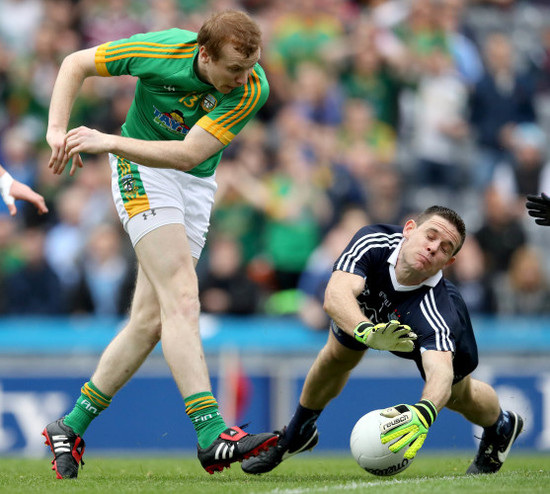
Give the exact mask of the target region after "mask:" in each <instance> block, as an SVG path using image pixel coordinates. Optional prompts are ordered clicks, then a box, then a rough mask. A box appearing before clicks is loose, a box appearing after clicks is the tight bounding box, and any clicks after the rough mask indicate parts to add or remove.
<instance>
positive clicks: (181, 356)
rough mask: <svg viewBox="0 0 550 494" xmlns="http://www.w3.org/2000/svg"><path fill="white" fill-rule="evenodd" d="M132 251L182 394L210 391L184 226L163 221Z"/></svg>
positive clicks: (195, 282)
mask: <svg viewBox="0 0 550 494" xmlns="http://www.w3.org/2000/svg"><path fill="white" fill-rule="evenodd" d="M135 251H136V255H137V257H138V260H139V262H140V265H141V267H142V268H143V271H144V273H145V274H146V276H147V278H148V280H149V281H150V283H151V285H152V286H153V288H154V290H155V292H156V294H157V297H156V299H157V300H158V304H159V306H160V319H161V324H162V338H161V340H162V349H163V353H164V357H165V359H166V362H167V363H168V366H169V367H170V370H171V372H172V375H173V377H174V380H175V381H176V384H177V385H178V388H179V390H180V393H181V394H182V396H184V397H186V396H189V395H191V394H194V393H197V392H200V391H205V390H210V389H211V387H210V379H209V375H208V369H207V367H206V361H205V358H204V352H203V349H202V343H201V340H200V334H199V312H200V306H199V296H198V280H197V275H196V272H195V264H196V260H194V259H193V257H192V256H191V251H190V250H189V245H188V242H187V235H186V232H185V227H184V226H183V225H181V224H170V225H165V226H162V227H160V228H157V229H156V230H153V231H152V232H150V233H148V234H147V235H145V236H144V237H143V238H142V239H141V240H140V241H139V242H138V243H137V245H136V247H135Z"/></svg>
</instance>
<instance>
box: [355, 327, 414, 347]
mask: <svg viewBox="0 0 550 494" xmlns="http://www.w3.org/2000/svg"><path fill="white" fill-rule="evenodd" d="M353 336H354V337H355V339H356V340H357V341H360V342H361V343H363V344H364V345H367V346H368V347H369V348H374V349H375V350H390V351H392V352H412V351H413V348H414V343H413V340H416V334H415V333H413V332H412V331H411V328H410V326H407V325H406V324H401V323H400V322H399V321H395V320H394V321H390V322H387V323H380V324H376V325H374V324H372V323H371V322H367V321H363V322H360V323H359V324H358V325H357V326H356V327H355V329H354V330H353Z"/></svg>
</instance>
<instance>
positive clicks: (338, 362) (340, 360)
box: [322, 343, 362, 372]
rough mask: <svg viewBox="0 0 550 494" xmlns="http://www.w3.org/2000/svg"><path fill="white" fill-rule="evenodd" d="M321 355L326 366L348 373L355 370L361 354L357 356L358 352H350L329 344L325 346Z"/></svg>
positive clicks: (342, 347)
mask: <svg viewBox="0 0 550 494" xmlns="http://www.w3.org/2000/svg"><path fill="white" fill-rule="evenodd" d="M322 353H323V357H324V359H325V361H326V362H327V364H329V365H330V366H331V367H333V368H335V369H338V370H339V371H340V372H348V371H350V370H352V369H353V368H355V366H356V365H357V364H358V363H359V361H360V360H361V356H362V354H361V355H359V352H352V351H351V350H348V349H346V348H345V347H344V346H342V345H340V344H337V345H333V344H330V343H329V344H327V345H325V347H324V348H323V350H322Z"/></svg>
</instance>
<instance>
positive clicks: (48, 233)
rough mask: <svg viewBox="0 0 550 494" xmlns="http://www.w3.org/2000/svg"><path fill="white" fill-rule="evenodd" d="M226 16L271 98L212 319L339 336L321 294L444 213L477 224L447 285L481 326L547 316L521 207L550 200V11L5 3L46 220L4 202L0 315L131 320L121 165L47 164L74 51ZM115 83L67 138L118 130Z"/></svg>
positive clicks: (90, 94) (544, 7)
mask: <svg viewBox="0 0 550 494" xmlns="http://www.w3.org/2000/svg"><path fill="white" fill-rule="evenodd" d="M226 8H240V9H245V10H247V11H248V12H250V13H251V14H252V15H253V16H254V17H255V19H257V20H258V21H259V23H260V24H261V26H262V29H263V31H264V51H263V55H262V60H261V64H262V66H263V67H264V69H265V70H266V73H267V75H268V78H269V81H270V86H271V93H270V97H269V99H268V101H267V103H266V105H265V106H264V107H263V108H262V110H261V111H260V113H259V114H258V115H257V117H256V119H255V121H254V122H253V123H252V124H249V125H248V126H247V127H246V128H245V130H244V131H243V132H242V133H241V134H239V135H238V136H237V138H236V139H235V140H234V142H233V143H232V144H231V145H230V146H229V148H228V149H227V151H226V152H225V154H224V158H223V160H222V163H221V165H220V167H219V169H218V172H217V180H218V184H219V189H218V192H217V196H216V206H215V209H214V212H213V216H212V222H211V227H210V233H209V238H208V242H207V248H206V250H205V252H204V253H203V257H202V258H201V261H200V262H199V265H198V274H199V283H200V285H201V304H202V310H203V311H204V312H209V313H217V314H223V313H230V314H299V315H300V316H301V317H302V318H303V320H304V322H305V323H306V324H308V325H309V326H310V327H311V328H314V329H326V327H327V326H326V316H325V314H324V312H323V310H322V306H321V303H322V297H323V293H324V287H325V286H326V283H327V281H328V279H329V277H330V274H331V270H332V265H333V262H334V260H335V259H336V256H337V255H338V253H339V252H340V251H341V250H342V248H343V247H344V246H345V245H346V244H347V242H348V241H349V240H350V238H351V236H352V234H353V233H354V232H355V231H356V230H357V229H358V228H359V227H360V226H361V225H363V224H366V223H369V222H374V223H376V222H382V223H403V221H404V219H406V218H407V217H410V215H412V214H415V213H417V212H419V211H421V210H423V209H425V207H428V206H430V205H432V204H436V203H437V204H441V205H446V206H450V207H452V208H453V209H455V210H456V211H457V212H459V213H460V214H461V215H462V216H463V217H464V219H465V221H466V224H467V227H468V233H469V234H468V237H467V241H466V243H465V245H464V247H463V252H462V253H461V254H460V255H459V256H458V259H457V262H456V263H455V264H454V265H453V266H451V268H449V273H448V276H449V278H450V279H452V280H453V281H454V282H455V283H456V284H457V285H458V287H459V289H460V291H461V293H462V295H463V296H464V298H465V300H466V302H467V304H468V306H469V309H470V311H471V312H472V314H499V315H511V314H514V315H516V314H517V315H539V314H550V256H549V255H548V246H549V245H550V237H549V233H550V232H549V231H548V230H550V229H544V228H539V227H536V226H535V225H534V222H533V221H532V218H529V216H528V215H527V213H526V211H525V206H524V205H525V196H526V195H527V194H536V193H540V192H542V191H546V192H547V193H548V192H549V191H550V154H549V153H550V5H548V4H547V2H546V1H543V0H538V1H537V0H370V1H369V0H363V1H361V0H296V1H295V2H287V1H284V0H269V1H260V0H242V1H234V0H217V1H216V0H211V1H200V0H193V1H191V0H140V1H136V0H133V1H130V0H103V1H92V0H0V164H2V165H3V166H4V167H5V169H6V170H7V171H9V173H10V174H11V175H12V176H13V177H14V179H16V180H19V181H20V182H22V183H25V184H27V185H29V186H30V187H32V188H33V189H34V190H36V191H37V192H38V193H40V194H42V195H43V196H44V197H45V199H46V203H47V205H48V208H49V213H48V214H47V215H38V214H37V213H36V211H35V210H34V208H33V207H32V206H31V205H29V204H23V203H21V204H19V205H18V209H19V212H18V214H17V216H16V217H10V215H9V213H8V209H7V207H5V206H4V205H3V204H0V315H14V314H26V315H30V314H50V315H52V314H96V315H123V314H125V313H126V312H127V310H128V304H129V301H130V299H131V296H132V294H131V293H130V291H131V288H130V287H131V286H132V285H133V281H134V277H135V260H134V258H133V255H134V254H133V251H132V249H131V246H130V245H129V244H128V241H127V238H126V235H125V234H124V232H123V231H122V227H121V226H120V224H119V220H118V217H117V215H116V211H115V209H114V205H113V203H112V199H111V193H110V168H109V166H108V162H107V156H106V155H101V156H84V157H83V158H84V163H85V165H84V168H82V169H80V170H79V171H78V172H77V174H76V175H75V176H74V177H69V175H68V173H65V174H64V175H63V176H58V175H54V174H53V173H51V170H49V169H48V166H47V163H48V160H49V157H50V149H49V147H48V146H47V144H46V142H45V132H46V126H47V118H48V116H47V113H48V106H49V101H50V96H51V91H52V87H53V82H54V80H55V77H56V74H57V70H58V68H59V65H60V63H61V61H62V60H63V58H64V56H66V55H67V54H69V53H71V52H73V51H75V50H77V49H81V48H86V47H91V46H95V45H97V44H99V43H102V42H104V41H108V40H111V39H120V38H125V37H128V36H130V35H132V34H134V33H137V32H143V31H154V30H161V29H167V28H170V27H179V28H182V29H189V30H196V29H198V27H199V26H200V24H201V22H202V20H203V19H204V18H205V17H206V15H207V14H208V13H209V12H211V11H212V10H221V9H226ZM115 79H116V80H109V81H108V83H106V81H105V79H103V78H99V77H98V78H92V79H88V80H87V81H86V83H85V85H84V87H83V88H82V92H81V96H80V97H79V99H78V100H77V103H76V106H75V108H74V111H73V121H72V123H71V125H72V126H78V125H83V124H85V125H87V126H89V127H93V128H97V129H99V130H103V131H106V132H110V133H114V132H115V131H116V130H115V129H118V128H119V127H120V124H121V123H122V122H123V119H124V117H125V115H126V112H127V110H128V107H129V105H130V103H131V101H132V97H133V90H134V84H135V81H134V80H133V78H131V77H117V78H115ZM113 88H114V89H113Z"/></svg>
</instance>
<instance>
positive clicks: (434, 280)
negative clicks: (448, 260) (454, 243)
mask: <svg viewBox="0 0 550 494" xmlns="http://www.w3.org/2000/svg"><path fill="white" fill-rule="evenodd" d="M404 241H405V239H404V238H403V239H401V242H399V244H398V245H397V247H395V249H394V251H393V252H392V254H391V256H390V257H389V258H388V264H389V265H390V267H389V269H390V278H391V282H392V285H393V289H394V290H395V291H396V292H411V291H413V290H417V289H418V288H420V287H421V286H423V285H426V286H429V287H430V288H433V287H434V286H435V285H437V284H438V283H439V280H441V278H442V277H443V272H442V271H441V270H439V271H438V272H437V273H435V274H434V275H433V276H430V277H429V278H428V279H427V280H424V281H423V282H422V283H420V284H419V285H402V284H401V283H399V281H397V275H396V274H395V265H396V264H397V258H398V256H399V251H400V250H401V247H402V245H403V242H404Z"/></svg>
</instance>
